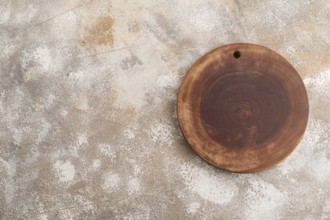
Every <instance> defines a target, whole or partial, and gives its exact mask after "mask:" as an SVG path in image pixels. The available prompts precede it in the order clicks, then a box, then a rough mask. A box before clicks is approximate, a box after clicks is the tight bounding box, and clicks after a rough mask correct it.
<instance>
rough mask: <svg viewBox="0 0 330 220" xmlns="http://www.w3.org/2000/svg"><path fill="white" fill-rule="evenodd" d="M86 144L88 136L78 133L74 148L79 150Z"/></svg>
mask: <svg viewBox="0 0 330 220" xmlns="http://www.w3.org/2000/svg"><path fill="white" fill-rule="evenodd" d="M87 144H88V136H87V134H86V133H79V134H78V135H77V140H76V147H78V148H81V147H84V146H86V145H87Z"/></svg>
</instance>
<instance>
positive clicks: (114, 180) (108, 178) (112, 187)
mask: <svg viewBox="0 0 330 220" xmlns="http://www.w3.org/2000/svg"><path fill="white" fill-rule="evenodd" d="M103 180H104V182H103V184H102V188H103V190H105V191H107V192H114V191H116V190H118V187H119V183H120V177H119V175H118V174H117V173H112V172H109V173H107V174H105V175H104V177H103Z"/></svg>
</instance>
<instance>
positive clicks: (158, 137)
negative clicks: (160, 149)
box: [149, 123, 173, 144]
mask: <svg viewBox="0 0 330 220" xmlns="http://www.w3.org/2000/svg"><path fill="white" fill-rule="evenodd" d="M149 136H150V138H151V140H152V141H153V142H165V143H168V144H171V143H172V139H173V135H172V128H171V126H169V125H167V124H163V123H158V124H156V125H154V126H153V127H152V128H151V129H150V131H149Z"/></svg>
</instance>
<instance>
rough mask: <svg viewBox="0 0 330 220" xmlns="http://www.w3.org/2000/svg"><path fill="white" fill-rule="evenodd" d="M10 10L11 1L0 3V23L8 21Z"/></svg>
mask: <svg viewBox="0 0 330 220" xmlns="http://www.w3.org/2000/svg"><path fill="white" fill-rule="evenodd" d="M10 12H11V2H10V1H7V2H6V1H4V2H1V3H0V24H4V23H6V22H8V19H9V17H10Z"/></svg>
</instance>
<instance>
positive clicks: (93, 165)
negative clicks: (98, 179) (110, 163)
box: [92, 159, 102, 170]
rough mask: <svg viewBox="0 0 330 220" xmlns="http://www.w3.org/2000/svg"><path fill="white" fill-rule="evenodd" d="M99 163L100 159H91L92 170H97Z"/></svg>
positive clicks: (100, 163)
mask: <svg viewBox="0 0 330 220" xmlns="http://www.w3.org/2000/svg"><path fill="white" fill-rule="evenodd" d="M101 165H102V162H101V160H99V159H96V160H93V163H92V167H93V169H94V170H98V169H99V168H100V167H101Z"/></svg>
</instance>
